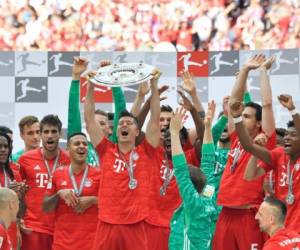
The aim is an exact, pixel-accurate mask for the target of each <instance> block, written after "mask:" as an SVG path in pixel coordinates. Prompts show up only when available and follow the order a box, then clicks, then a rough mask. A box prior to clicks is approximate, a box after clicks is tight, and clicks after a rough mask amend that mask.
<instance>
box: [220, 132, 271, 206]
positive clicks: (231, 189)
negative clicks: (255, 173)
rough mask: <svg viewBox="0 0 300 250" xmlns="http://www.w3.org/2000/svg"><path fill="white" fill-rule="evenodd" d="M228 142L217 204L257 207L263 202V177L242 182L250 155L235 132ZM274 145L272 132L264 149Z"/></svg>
mask: <svg viewBox="0 0 300 250" xmlns="http://www.w3.org/2000/svg"><path fill="white" fill-rule="evenodd" d="M230 141H231V146H230V151H229V152H228V160H227V163H226V166H225V169H224V173H223V176H222V179H221V182H220V190H219V195H218V200H217V203H218V205H221V206H227V207H237V206H243V205H251V204H252V205H259V204H260V203H261V202H262V200H263V187H262V185H263V177H261V178H258V179H257V180H253V181H247V180H244V172H245V169H246V167H247V164H248V161H249V159H250V156H251V154H250V153H248V152H246V151H245V150H244V149H243V147H242V145H241V144H240V140H239V138H238V136H237V134H236V132H233V133H232V134H231V135H230ZM275 145H276V134H275V132H274V133H273V134H272V136H271V137H270V138H269V140H268V142H267V144H266V147H267V148H268V149H273V148H274V147H275Z"/></svg>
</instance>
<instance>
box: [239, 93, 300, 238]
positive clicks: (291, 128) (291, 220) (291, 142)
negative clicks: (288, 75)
mask: <svg viewBox="0 0 300 250" xmlns="http://www.w3.org/2000/svg"><path fill="white" fill-rule="evenodd" d="M278 99H279V101H280V103H281V104H282V106H284V107H285V108H287V109H288V110H289V111H290V112H291V115H292V117H293V121H290V122H289V123H288V129H287V133H286V135H285V136H284V147H277V148H275V149H273V150H267V149H265V148H264V147H262V146H260V145H257V144H255V143H253V142H251V140H249V135H248V133H247V132H246V131H245V129H244V127H243V125H242V124H241V123H237V126H236V130H237V133H238V136H239V137H240V140H241V143H242V145H243V146H244V148H245V150H247V151H248V152H250V153H251V154H253V155H254V156H255V157H257V158H259V159H261V160H262V162H259V164H258V166H257V165H256V164H250V163H249V164H248V166H247V169H246V173H245V176H246V177H247V179H249V180H252V179H257V178H259V177H260V176H262V175H264V174H265V173H266V172H267V171H269V170H273V171H274V177H275V187H274V189H275V195H276V197H277V198H278V199H280V200H281V201H284V202H285V203H286V205H287V216H286V221H285V226H286V227H287V228H289V229H292V230H295V231H296V232H298V233H299V232H300V217H299V216H298V214H299V209H300V194H299V192H298V190H299V188H300V183H299V181H298V179H299V177H300V171H299V169H300V115H299V113H298V112H297V111H296V109H295V105H294V103H293V100H292V97H291V96H289V95H280V96H279V98H278ZM233 112H234V115H235V116H239V114H240V107H239V104H238V103H237V104H236V105H235V110H234V111H233ZM255 162H256V161H255Z"/></svg>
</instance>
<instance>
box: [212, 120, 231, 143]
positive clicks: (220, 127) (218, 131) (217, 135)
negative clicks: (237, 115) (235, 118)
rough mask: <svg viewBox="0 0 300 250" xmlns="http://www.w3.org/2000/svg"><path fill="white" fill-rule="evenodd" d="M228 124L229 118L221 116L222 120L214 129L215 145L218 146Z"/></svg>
mask: <svg viewBox="0 0 300 250" xmlns="http://www.w3.org/2000/svg"><path fill="white" fill-rule="evenodd" d="M227 123H228V118H227V117H226V116H224V115H222V116H221V118H220V119H219V120H218V121H217V122H216V124H215V125H214V126H213V128H212V131H211V132H212V136H213V141H214V144H215V145H217V143H218V141H219V140H220V137H221V135H222V133H223V131H224V129H225V128H226V126H227Z"/></svg>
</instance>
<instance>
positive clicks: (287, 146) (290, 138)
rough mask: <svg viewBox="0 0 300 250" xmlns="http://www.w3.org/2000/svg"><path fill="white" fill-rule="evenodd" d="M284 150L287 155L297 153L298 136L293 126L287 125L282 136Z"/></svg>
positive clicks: (299, 143)
mask: <svg viewBox="0 0 300 250" xmlns="http://www.w3.org/2000/svg"><path fill="white" fill-rule="evenodd" d="M284 151H285V153H286V154H288V155H294V154H299V152H300V136H299V134H298V133H297V131H296V129H295V128H294V127H289V128H288V129H287V131H286V134H285V136H284Z"/></svg>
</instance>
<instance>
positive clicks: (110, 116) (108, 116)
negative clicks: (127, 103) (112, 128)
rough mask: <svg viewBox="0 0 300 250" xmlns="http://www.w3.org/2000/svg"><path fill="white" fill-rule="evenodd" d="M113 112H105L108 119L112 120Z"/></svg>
mask: <svg viewBox="0 0 300 250" xmlns="http://www.w3.org/2000/svg"><path fill="white" fill-rule="evenodd" d="M114 116H115V114H114V113H113V112H107V118H108V120H109V121H112V120H113V119H114Z"/></svg>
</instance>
